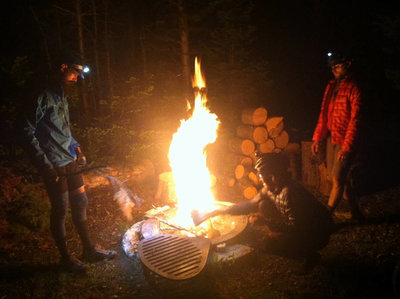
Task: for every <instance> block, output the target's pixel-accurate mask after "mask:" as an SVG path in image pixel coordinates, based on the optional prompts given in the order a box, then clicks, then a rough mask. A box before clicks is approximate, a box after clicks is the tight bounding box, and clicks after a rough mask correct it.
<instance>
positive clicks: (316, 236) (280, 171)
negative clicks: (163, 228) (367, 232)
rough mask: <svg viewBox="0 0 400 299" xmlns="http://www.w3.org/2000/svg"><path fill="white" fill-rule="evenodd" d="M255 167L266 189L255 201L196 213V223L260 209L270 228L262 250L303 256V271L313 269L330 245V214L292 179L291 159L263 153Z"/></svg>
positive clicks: (290, 255)
mask: <svg viewBox="0 0 400 299" xmlns="http://www.w3.org/2000/svg"><path fill="white" fill-rule="evenodd" d="M255 169H256V170H257V171H258V174H259V177H260V179H261V181H262V183H263V188H262V189H261V190H260V192H259V193H258V194H257V195H256V196H255V197H254V198H253V199H252V200H250V201H244V202H242V203H239V204H236V205H233V206H230V207H224V208H221V209H219V210H216V211H213V212H211V213H209V214H206V215H200V214H198V213H197V212H194V213H193V220H194V222H195V224H199V223H200V222H202V221H204V220H205V219H207V218H209V217H213V216H216V215H220V214H230V215H244V214H249V213H253V212H258V213H259V214H261V216H262V218H264V220H265V222H266V223H267V225H268V227H269V228H270V232H269V233H268V234H267V236H265V239H264V241H263V247H264V248H263V249H265V251H266V252H268V253H272V254H277V255H283V256H288V257H293V258H302V259H304V264H303V269H302V271H304V272H307V271H309V270H311V269H312V268H313V267H314V266H315V264H316V263H318V262H319V260H320V258H321V256H320V254H319V251H320V250H321V249H322V248H324V247H325V246H326V245H327V244H328V241H329V238H330V235H331V233H332V232H333V228H334V224H333V221H332V218H331V216H330V213H329V212H328V210H327V208H326V207H325V206H324V205H323V204H322V203H321V202H320V201H318V199H316V198H315V197H314V196H313V195H312V194H311V193H309V192H308V191H307V190H306V189H305V188H304V187H303V186H301V185H300V184H298V183H297V182H295V181H294V180H292V179H291V178H290V174H289V172H288V162H287V159H286V157H285V156H284V155H283V154H278V153H271V154H264V155H261V156H260V157H259V159H258V160H257V162H256V165H255Z"/></svg>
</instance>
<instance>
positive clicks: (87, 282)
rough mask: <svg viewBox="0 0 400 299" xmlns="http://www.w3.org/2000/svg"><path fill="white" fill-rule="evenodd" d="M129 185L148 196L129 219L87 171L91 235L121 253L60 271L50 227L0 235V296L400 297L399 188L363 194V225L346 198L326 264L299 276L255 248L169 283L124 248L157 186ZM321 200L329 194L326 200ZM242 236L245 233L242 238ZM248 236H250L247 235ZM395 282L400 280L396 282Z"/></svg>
mask: <svg viewBox="0 0 400 299" xmlns="http://www.w3.org/2000/svg"><path fill="white" fill-rule="evenodd" d="M119 177H120V179H127V180H128V181H127V185H128V186H129V187H130V188H131V189H132V191H133V192H134V193H136V194H137V195H139V196H140V197H141V198H143V199H144V204H143V205H142V206H141V207H140V208H135V210H134V212H133V216H134V217H133V219H132V220H130V221H128V220H127V219H125V218H124V216H123V214H122V212H121V210H120V209H119V206H118V204H117V202H116V201H114V200H113V189H112V187H111V186H110V185H109V184H108V182H107V180H106V179H104V178H101V177H96V176H94V175H87V176H85V179H86V183H87V191H88V196H89V208H88V222H89V225H90V232H91V235H92V236H93V240H94V241H95V242H96V243H97V244H99V245H100V246H102V247H103V248H108V249H114V250H116V251H117V252H118V256H117V258H115V259H114V260H111V261H104V262H99V263H95V264H89V265H88V271H87V273H86V274H84V275H74V274H68V273H63V272H61V271H59V269H58V267H57V260H58V252H57V249H56V248H55V245H54V242H53V240H52V239H51V237H50V234H49V232H48V229H44V230H42V231H36V232H31V233H28V234H27V233H26V232H25V233H24V234H22V233H21V235H18V234H16V233H13V234H8V233H7V231H5V232H4V230H3V235H2V236H1V239H2V242H1V247H0V299H5V298H189V297H190V298H396V295H395V288H394V285H396V284H395V283H394V281H393V279H394V277H395V275H394V274H395V273H396V265H397V266H398V265H399V264H398V261H399V260H400V259H399V257H400V234H399V232H400V202H399V200H398V198H399V195H400V187H392V188H389V189H387V190H384V191H381V192H377V193H375V194H372V195H369V196H364V197H362V199H361V206H362V209H363V211H364V212H365V214H366V215H367V216H368V222H367V223H366V224H362V225H358V224H353V223H351V222H350V221H349V216H350V214H349V212H348V207H347V203H346V202H343V203H342V204H341V205H340V206H339V207H338V210H337V212H336V214H335V222H336V223H337V225H338V228H339V229H338V231H337V232H336V233H335V234H333V235H332V237H331V240H330V242H329V244H328V246H327V247H326V248H324V249H323V250H322V252H321V254H322V261H321V263H320V264H319V265H317V266H316V267H315V268H314V269H313V270H312V271H311V272H310V273H308V274H303V275H301V274H298V271H297V270H298V269H299V267H300V265H301V262H300V261H297V260H292V259H288V258H284V257H279V256H274V255H269V254H265V253H261V252H258V251H254V252H253V253H252V254H250V255H247V256H245V257H243V258H239V259H236V260H234V261H233V262H229V263H209V264H207V265H206V267H205V268H204V269H203V271H202V272H201V273H200V274H199V275H198V276H196V277H194V278H192V279H189V280H183V281H171V280H167V279H164V278H162V277H159V276H157V275H154V274H153V273H151V272H149V271H148V270H146V268H145V267H144V266H142V265H141V263H140V261H139V260H138V259H135V258H131V259H130V258H128V257H127V256H126V255H125V253H124V252H123V250H122V249H121V238H122V236H123V235H124V233H125V232H126V230H127V229H128V228H129V227H130V226H131V225H133V224H134V223H136V222H137V221H140V220H142V217H143V213H144V211H146V210H148V209H151V208H152V205H157V204H159V203H157V202H155V201H154V194H155V192H156V188H157V183H156V182H154V180H153V181H150V182H137V181H134V180H132V179H131V178H130V177H129V176H128V175H127V174H126V173H125V174H123V173H119ZM321 200H322V201H324V200H325V198H322V197H321ZM67 237H68V247H69V249H70V251H71V252H72V253H73V255H75V256H76V257H79V256H80V252H81V247H80V246H81V245H80V242H79V238H78V236H77V234H76V233H75V232H74V230H73V226H72V224H71V219H70V217H68V219H67ZM241 237H242V238H243V236H241ZM244 237H245V236H244ZM397 283H398V282H397Z"/></svg>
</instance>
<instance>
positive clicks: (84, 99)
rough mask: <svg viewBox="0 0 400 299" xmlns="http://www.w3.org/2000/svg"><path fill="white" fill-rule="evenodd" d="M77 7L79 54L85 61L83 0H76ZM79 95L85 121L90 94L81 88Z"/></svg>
mask: <svg viewBox="0 0 400 299" xmlns="http://www.w3.org/2000/svg"><path fill="white" fill-rule="evenodd" d="M75 9H76V23H77V27H78V43H79V54H80V57H81V59H82V61H85V46H84V39H83V24H82V11H81V2H80V0H76V2H75ZM79 96H80V98H81V101H82V107H83V109H82V110H83V111H82V113H81V115H82V117H83V119H84V120H85V121H87V120H88V113H89V103H88V96H87V94H86V93H85V91H84V89H83V88H80V89H79Z"/></svg>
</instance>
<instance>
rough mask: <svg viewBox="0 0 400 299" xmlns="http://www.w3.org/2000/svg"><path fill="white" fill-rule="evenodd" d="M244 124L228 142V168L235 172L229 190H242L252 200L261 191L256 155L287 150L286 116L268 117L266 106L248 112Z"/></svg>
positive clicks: (244, 116) (243, 116) (245, 113)
mask: <svg viewBox="0 0 400 299" xmlns="http://www.w3.org/2000/svg"><path fill="white" fill-rule="evenodd" d="M241 120H242V123H241V124H240V125H239V126H238V127H237V128H236V136H235V137H233V138H232V139H231V140H230V141H229V149H230V153H229V154H228V155H227V159H226V160H227V164H228V165H227V167H228V169H230V170H231V171H232V174H231V176H230V178H229V180H228V185H229V186H230V187H234V186H236V187H239V189H240V192H242V194H243V196H244V197H245V198H247V199H251V198H253V197H254V196H255V195H256V194H257V192H258V189H259V188H260V185H261V184H260V180H259V178H258V176H257V174H256V172H255V170H254V164H255V162H256V160H257V157H256V152H260V153H272V152H281V151H283V150H285V149H286V148H287V146H288V144H289V135H288V133H287V132H286V131H285V130H284V122H283V117H270V118H268V111H267V109H265V108H264V107H259V108H256V109H253V108H249V109H245V110H243V111H242V113H241Z"/></svg>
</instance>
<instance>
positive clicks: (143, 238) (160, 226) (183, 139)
mask: <svg viewBox="0 0 400 299" xmlns="http://www.w3.org/2000/svg"><path fill="white" fill-rule="evenodd" d="M193 87H194V89H195V101H194V105H193V107H191V106H190V105H189V104H188V108H189V109H190V111H191V116H190V117H189V118H188V119H184V120H181V124H180V127H179V129H178V130H177V132H176V133H175V134H174V135H173V137H172V141H171V145H170V149H169V160H170V166H171V170H172V171H171V175H169V176H168V187H167V188H168V189H169V190H168V191H167V194H168V200H169V201H170V202H171V203H174V205H172V206H169V205H168V206H163V207H154V208H153V209H151V210H149V211H147V212H146V214H145V219H144V220H142V221H140V222H138V223H136V224H134V225H133V226H132V227H131V228H130V229H129V230H128V231H127V232H126V233H125V235H124V238H123V242H122V246H123V249H124V251H125V253H126V254H127V255H128V256H129V257H133V256H137V255H139V258H140V259H141V261H142V262H143V263H144V264H145V265H146V266H147V267H148V268H150V269H151V270H152V271H154V272H156V273H158V274H160V275H162V276H165V277H167V278H171V279H186V278H190V277H193V276H194V275H196V274H198V273H199V272H200V271H201V270H202V268H203V267H204V265H205V260H206V259H207V256H208V251H209V248H210V247H211V246H214V245H215V246H219V248H222V247H223V246H224V245H225V244H223V242H225V241H227V240H229V239H231V238H233V237H234V236H236V235H237V234H239V233H240V232H241V231H243V230H244V228H245V227H246V225H247V217H246V216H229V215H222V216H217V217H214V218H211V219H209V220H207V221H205V222H204V223H202V224H201V225H199V226H195V225H194V223H193V220H192V218H191V212H192V211H194V210H196V211H201V212H207V211H212V210H215V209H217V208H218V207H220V206H223V205H229V204H230V203H229V202H221V201H218V200H216V199H215V198H214V195H213V192H212V187H213V184H215V177H214V176H213V175H212V174H211V173H210V171H209V169H208V168H207V151H206V147H207V146H208V145H209V144H212V143H214V142H215V141H216V139H217V131H218V127H219V124H220V122H219V120H218V117H217V115H215V114H214V113H211V112H210V111H209V109H208V108H207V97H206V92H205V90H206V85H205V79H204V76H203V74H202V73H201V69H200V62H199V61H198V60H197V58H196V60H195V76H194V79H193ZM171 189H172V190H171ZM185 257H186V258H185ZM159 258H160V259H161V261H160V260H159ZM163 266H165V267H166V270H165V269H164V268H163Z"/></svg>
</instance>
